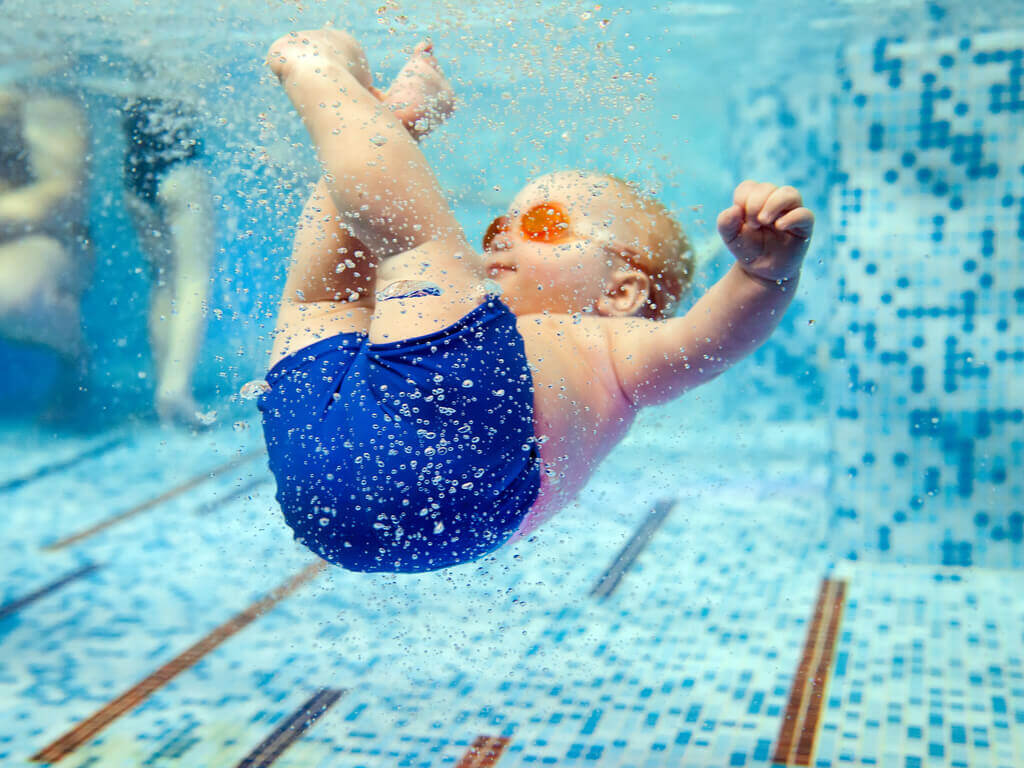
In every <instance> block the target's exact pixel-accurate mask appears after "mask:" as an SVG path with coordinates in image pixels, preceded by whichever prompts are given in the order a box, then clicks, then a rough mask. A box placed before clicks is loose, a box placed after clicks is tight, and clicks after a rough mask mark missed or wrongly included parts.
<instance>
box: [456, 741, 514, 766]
mask: <svg viewBox="0 0 1024 768" xmlns="http://www.w3.org/2000/svg"><path fill="white" fill-rule="evenodd" d="M511 741H512V739H510V738H509V737H508V736H477V737H476V738H475V739H474V740H473V744H472V746H471V747H470V748H469V749H467V750H466V753H465V754H464V755H463V756H462V759H461V760H459V762H458V763H457V764H456V766H455V768H491V767H492V766H494V765H496V764H497V762H498V761H499V760H500V759H501V756H502V755H503V754H504V752H505V748H506V747H508V745H509V744H510V743H511Z"/></svg>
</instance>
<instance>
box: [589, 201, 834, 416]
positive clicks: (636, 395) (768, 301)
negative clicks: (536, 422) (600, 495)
mask: <svg viewBox="0 0 1024 768" xmlns="http://www.w3.org/2000/svg"><path fill="white" fill-rule="evenodd" d="M813 227H814V216H813V215H812V214H811V212H810V211H809V210H807V209H806V208H804V207H803V204H802V201H801V199H800V194H799V193H798V192H797V191H796V190H795V189H793V188H792V187H776V186H774V185H772V184H758V183H755V182H752V181H745V182H743V183H742V184H740V185H739V186H738V187H737V188H736V191H735V193H734V195H733V205H732V206H730V207H729V208H727V209H726V210H724V211H722V213H721V214H720V215H719V217H718V230H719V233H720V234H721V235H722V239H723V240H724V241H725V244H726V246H727V247H728V248H729V250H730V251H732V253H733V255H734V256H735V257H736V259H737V262H736V264H734V265H733V266H732V267H731V268H730V270H729V272H727V273H726V275H725V276H724V277H723V278H722V279H721V280H719V281H718V282H717V283H715V285H713V286H712V287H711V289H710V290H708V292H707V293H706V294H704V296H702V297H701V298H700V300H699V301H698V302H697V303H696V304H695V305H694V306H693V308H692V309H691V310H690V311H689V312H687V313H686V315H685V316H684V317H681V318H674V319H671V320H666V321H662V322H652V321H645V320H632V319H631V320H627V321H621V320H614V321H609V322H608V323H607V325H606V332H607V334H608V341H609V349H610V355H611V360H612V364H613V366H614V367H615V372H616V375H617V377H618V380H619V385H620V387H621V388H622V391H623V393H624V394H625V396H626V397H627V398H628V399H629V400H630V402H632V403H633V405H635V406H636V407H638V408H639V407H643V406H647V405H656V404H659V403H664V402H667V401H669V400H672V399H673V398H675V397H678V396H679V395H681V394H682V393H683V392H685V391H686V390H688V389H691V388H693V387H695V386H697V385H699V384H703V383H704V382H706V381H709V380H710V379H713V378H714V377H715V376H717V375H718V374H720V373H721V372H722V371H724V370H725V369H726V368H728V367H729V366H731V365H732V364H733V363H735V362H737V361H738V360H740V359H741V358H743V357H745V356H746V355H747V354H749V353H750V352H752V351H753V350H754V349H756V348H757V347H759V346H760V345H761V344H762V343H763V342H764V341H765V339H767V338H768V337H769V336H770V335H771V332H772V331H773V330H774V329H775V327H776V326H777V325H778V324H779V321H780V320H781V319H782V315H783V313H784V312H785V310H786V307H788V306H789V303H790V301H792V299H793V294H794V293H795V292H796V286H797V281H798V279H799V276H800V265H801V263H802V261H803V257H804V253H806V251H807V246H808V242H809V240H810V237H811V232H812V230H813Z"/></svg>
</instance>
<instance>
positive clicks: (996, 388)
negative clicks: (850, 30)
mask: <svg viewBox="0 0 1024 768" xmlns="http://www.w3.org/2000/svg"><path fill="white" fill-rule="evenodd" d="M835 116H836V136H837V150H836V152H837V160H836V163H837V167H836V178H835V182H834V184H833V185H832V186H831V192H830V207H831V210H830V213H831V219H832V224H833V226H834V227H835V253H834V263H833V268H832V277H831V283H832V296H831V298H830V304H829V307H828V311H829V314H830V315H831V317H830V320H829V326H828V329H829V333H828V336H829V339H828V342H829V347H830V349H829V357H830V360H829V365H828V367H827V402H828V409H829V420H830V426H831V430H832V439H831V444H832V462H833V466H832V483H831V498H832V506H833V511H832V521H831V523H832V525H831V541H832V543H833V545H834V548H835V552H836V554H837V555H838V556H840V557H861V558H867V559H872V560H881V561H891V562H904V561H911V562H927V563H937V564H944V565H964V566H967V565H984V566H989V567H1022V566H1024V546H1022V544H1021V541H1022V537H1024V496H1022V491H1021V487H1022V477H1024V472H1022V469H1024V467H1022V464H1024V384H1021V377H1022V374H1024V130H1022V129H1024V32H999V33H992V34H986V35H976V36H972V37H961V38H944V39H938V40H931V41H927V42H915V43H907V42H902V41H900V40H893V39H885V38H880V39H877V40H873V41H871V42H869V43H868V44H865V45H859V46H854V47H850V48H849V49H847V50H845V51H843V53H842V55H841V57H840V63H839V83H838V95H837V97H836V105H835Z"/></svg>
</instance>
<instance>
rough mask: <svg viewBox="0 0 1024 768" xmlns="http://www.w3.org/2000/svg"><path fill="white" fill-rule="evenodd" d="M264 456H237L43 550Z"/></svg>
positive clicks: (93, 532)
mask: <svg viewBox="0 0 1024 768" xmlns="http://www.w3.org/2000/svg"><path fill="white" fill-rule="evenodd" d="M262 455H263V451H250V452H248V453H243V454H242V455H240V456H235V457H234V458H232V459H230V460H228V461H226V462H224V463H223V464H219V465H218V466H216V467H214V468H212V469H208V470H204V471H203V472H201V473H199V474H197V475H194V476H193V477H191V478H189V479H188V480H185V481H184V482H182V483H179V484H178V485H176V486H174V487H172V488H170V489H168V490H166V491H164V492H163V493H161V494H159V495H157V496H155V497H153V498H150V499H147V500H146V501H143V502H140V503H138V504H135V505H134V506H132V507H129V508H128V509H126V510H123V511H121V512H118V513H116V514H114V515H110V516H108V517H105V518H103V519H102V520H100V521H98V522H96V523H94V524H93V525H90V526H88V527H87V528H84V529H82V530H80V531H78V532H76V533H72V534H69V535H67V536H64V537H61V538H59V539H57V540H56V541H53V542H50V543H48V544H44V545H43V549H44V550H46V551H51V552H52V551H56V550H59V549H63V548H65V547H69V546H71V545H72V544H77V543H78V542H80V541H82V540H84V539H87V538H90V537H91V536H95V535H96V534H98V533H102V532H103V531H105V530H107V529H108V528H111V527H113V526H115V525H117V524H118V523H122V522H124V521H125V520H128V519H130V518H133V517H135V516H136V515H139V514H141V513H142V512H146V511H147V510H150V509H153V508H154V507H157V506H160V505H161V504H163V503H165V502H167V501H170V500H171V499H173V498H176V497H178V496H181V495H182V494H184V493H186V492H188V491H190V490H192V489H193V488H196V487H198V486H200V485H202V484H204V483H206V482H207V481H209V480H212V479H214V478H215V477H217V476H219V475H222V474H224V473H225V472H228V471H230V470H232V469H234V468H236V467H239V466H242V465H243V464H246V463H248V462H250V461H253V460H254V459H256V458H258V457H260V456H262Z"/></svg>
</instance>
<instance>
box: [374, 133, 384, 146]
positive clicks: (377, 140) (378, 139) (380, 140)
mask: <svg viewBox="0 0 1024 768" xmlns="http://www.w3.org/2000/svg"><path fill="white" fill-rule="evenodd" d="M370 143H371V144H373V146H375V147H383V146H384V145H385V144H387V143H388V137H387V136H382V135H381V134H379V133H378V134H377V135H376V136H371V137H370Z"/></svg>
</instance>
